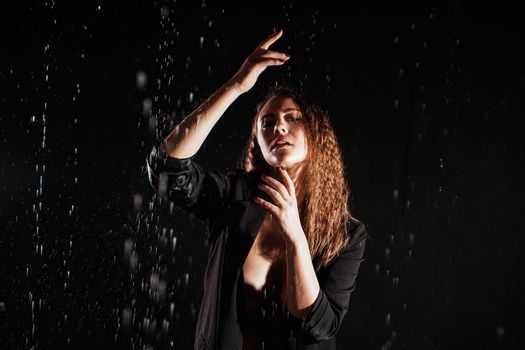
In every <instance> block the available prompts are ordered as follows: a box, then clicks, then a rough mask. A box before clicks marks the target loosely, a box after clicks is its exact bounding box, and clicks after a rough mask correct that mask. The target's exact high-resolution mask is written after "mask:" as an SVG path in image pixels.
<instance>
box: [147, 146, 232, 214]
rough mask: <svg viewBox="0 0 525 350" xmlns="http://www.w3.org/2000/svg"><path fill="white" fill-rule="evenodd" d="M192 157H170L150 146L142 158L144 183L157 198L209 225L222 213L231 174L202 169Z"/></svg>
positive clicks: (156, 147) (158, 148)
mask: <svg viewBox="0 0 525 350" xmlns="http://www.w3.org/2000/svg"><path fill="white" fill-rule="evenodd" d="M194 157H195V155H194V156H191V157H188V158H174V157H171V156H169V155H168V154H167V153H165V152H163V151H162V150H161V149H160V147H158V146H154V147H152V149H151V152H150V153H149V155H148V157H147V158H146V167H147V171H148V180H149V182H150V184H151V186H152V187H153V189H155V190H156V191H157V193H158V194H159V196H161V197H164V198H166V197H167V198H168V199H169V200H171V201H173V204H174V206H176V207H178V208H180V209H182V210H184V211H185V212H187V213H189V214H190V215H192V216H195V217H197V218H199V219H200V220H202V221H204V222H205V223H206V224H209V219H210V218H211V217H212V216H217V215H219V213H220V212H221V211H222V210H224V206H225V199H226V197H227V196H228V194H229V192H230V188H231V184H232V180H233V177H234V176H235V172H231V173H228V174H223V173H220V172H215V171H208V170H205V169H204V168H203V167H202V166H201V165H199V164H198V163H196V162H195V160H194Z"/></svg>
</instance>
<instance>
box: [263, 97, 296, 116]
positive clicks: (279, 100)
mask: <svg viewBox="0 0 525 350" xmlns="http://www.w3.org/2000/svg"><path fill="white" fill-rule="evenodd" d="M291 109H297V110H299V107H298V106H297V104H296V103H295V102H294V100H293V99H292V98H291V97H288V96H274V97H272V98H270V99H269V100H268V101H266V103H265V104H264V106H263V107H262V108H261V111H260V112H259V115H258V118H261V117H263V116H265V115H267V114H269V113H271V114H277V113H278V112H280V111H285V110H291Z"/></svg>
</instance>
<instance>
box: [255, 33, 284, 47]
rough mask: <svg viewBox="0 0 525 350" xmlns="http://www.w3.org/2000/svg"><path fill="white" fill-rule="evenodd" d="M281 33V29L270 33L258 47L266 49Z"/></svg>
mask: <svg viewBox="0 0 525 350" xmlns="http://www.w3.org/2000/svg"><path fill="white" fill-rule="evenodd" d="M282 35H283V30H282V29H281V30H279V31H278V32H275V33H272V34H271V35H270V36H268V37H267V38H266V39H265V40H264V41H263V42H262V43H261V45H259V47H260V48H262V49H265V50H268V48H269V47H270V45H271V44H273V43H274V42H276V41H277V39H279V38H280V37H281V36H282Z"/></svg>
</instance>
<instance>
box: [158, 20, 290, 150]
mask: <svg viewBox="0 0 525 350" xmlns="http://www.w3.org/2000/svg"><path fill="white" fill-rule="evenodd" d="M282 34H283V32H282V30H280V31H278V32H275V33H273V34H271V35H270V36H269V37H268V38H266V39H265V40H264V41H263V42H262V43H261V44H260V45H259V46H257V47H256V48H255V50H254V51H253V52H252V53H251V54H250V55H249V56H248V57H247V58H246V59H245V60H244V62H243V64H242V65H241V67H240V68H239V69H238V70H237V72H236V73H235V74H234V76H233V77H232V78H231V79H230V80H229V81H228V82H226V83H225V84H224V85H222V86H221V87H220V88H219V89H218V90H217V91H215V92H214V93H213V94H212V95H211V96H210V97H209V98H208V99H207V100H206V101H204V102H203V103H202V104H201V105H200V106H199V107H197V108H196V109H195V110H194V111H193V112H191V113H190V114H189V115H188V116H187V117H186V118H184V119H183V120H182V121H181V122H180V123H179V124H178V125H177V126H176V127H175V128H173V130H172V131H171V132H170V134H169V135H168V136H167V137H166V139H165V140H164V141H163V142H162V144H161V150H162V151H164V152H165V153H167V154H168V155H170V156H171V157H174V158H189V157H191V156H193V155H195V154H196V153H197V152H198V150H199V149H200V147H201V146H202V144H203V142H204V140H205V139H206V137H207V136H208V134H209V133H210V131H211V129H212V128H213V127H214V126H215V124H216V123H217V121H218V120H219V119H220V117H221V116H222V115H223V114H224V112H225V111H226V109H227V108H228V107H229V106H230V105H231V104H232V103H233V101H235V99H236V98H237V97H239V96H240V95H241V94H243V93H245V92H246V91H248V90H250V89H251V88H252V87H253V86H254V85H255V82H256V81H257V78H258V77H259V75H260V74H261V73H262V72H263V71H264V70H265V69H266V67H268V66H276V65H282V64H283V63H285V62H286V61H287V60H288V59H289V56H288V55H286V54H284V53H281V52H277V51H270V50H268V48H269V47H270V45H272V44H273V43H274V42H275V41H276V40H277V39H279V38H280V37H281V36H282Z"/></svg>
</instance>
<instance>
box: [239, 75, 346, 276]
mask: <svg viewBox="0 0 525 350" xmlns="http://www.w3.org/2000/svg"><path fill="white" fill-rule="evenodd" d="M275 96H286V97H290V98H291V99H292V100H293V101H294V102H295V103H296V104H297V106H298V107H299V109H300V111H301V114H302V115H303V118H304V121H305V131H306V138H307V145H308V154H307V156H306V158H305V160H304V161H303V162H305V168H304V170H303V171H302V172H301V177H302V178H301V179H300V181H301V188H302V191H304V199H303V205H302V208H299V214H300V217H301V222H302V225H303V230H304V232H305V235H306V238H307V240H308V245H309V248H310V255H311V256H312V258H314V259H317V261H318V262H319V263H320V264H321V265H323V266H326V265H327V264H328V263H329V262H330V261H331V260H332V259H333V258H334V257H335V256H336V255H337V254H338V253H339V252H340V250H341V249H342V248H343V247H344V246H345V245H346V244H348V241H349V236H348V233H347V232H346V224H347V223H348V221H349V220H350V217H351V213H350V209H349V207H348V198H349V196H350V187H349V185H348V182H347V180H346V177H345V166H344V163H343V159H342V155H341V149H340V148H339V144H338V142H337V138H336V135H335V133H334V130H333V129H332V126H331V125H330V121H329V119H328V114H327V113H326V112H325V111H323V110H322V109H321V108H320V107H319V104H318V103H317V102H316V101H314V100H313V99H311V98H310V97H308V96H306V95H305V94H304V93H302V92H301V91H299V90H297V89H295V88H293V87H290V86H286V85H282V84H278V85H272V86H270V88H269V90H268V92H267V93H266V95H265V96H264V98H263V99H262V100H261V101H260V102H259V103H258V104H257V106H256V113H255V117H254V118H253V121H252V130H251V134H250V136H249V138H248V142H247V144H246V147H245V149H244V155H243V159H242V160H241V163H242V167H243V168H244V170H245V171H246V172H250V171H253V170H257V171H259V172H264V173H267V174H268V173H269V165H268V163H267V162H266V160H265V159H264V158H263V156H262V153H261V149H260V147H259V144H258V142H257V116H258V114H259V112H260V110H261V108H262V107H263V106H264V104H265V103H266V102H267V101H268V100H269V99H270V98H272V97H275Z"/></svg>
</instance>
